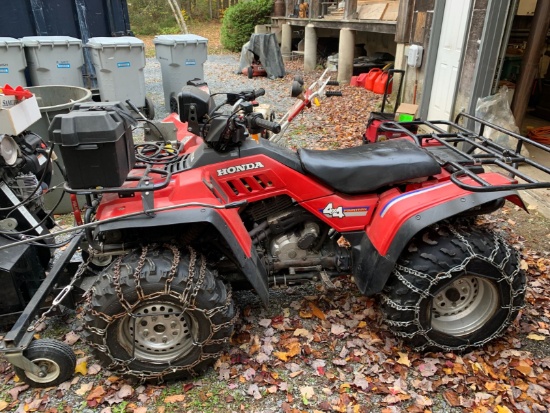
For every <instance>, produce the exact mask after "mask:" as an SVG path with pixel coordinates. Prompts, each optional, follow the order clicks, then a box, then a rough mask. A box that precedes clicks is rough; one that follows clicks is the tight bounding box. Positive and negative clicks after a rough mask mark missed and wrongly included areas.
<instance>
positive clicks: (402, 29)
mask: <svg viewBox="0 0 550 413" xmlns="http://www.w3.org/2000/svg"><path fill="white" fill-rule="evenodd" d="M413 10H414V0H399V11H398V13H397V26H396V27H395V42H396V43H410V41H409V39H410V37H411V23H412V12H413Z"/></svg>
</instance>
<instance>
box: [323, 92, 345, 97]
mask: <svg viewBox="0 0 550 413" xmlns="http://www.w3.org/2000/svg"><path fill="white" fill-rule="evenodd" d="M325 96H326V97H327V98H328V97H331V96H342V92H340V91H339V90H327V91H326V92H325Z"/></svg>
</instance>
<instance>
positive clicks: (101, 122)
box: [49, 103, 136, 189]
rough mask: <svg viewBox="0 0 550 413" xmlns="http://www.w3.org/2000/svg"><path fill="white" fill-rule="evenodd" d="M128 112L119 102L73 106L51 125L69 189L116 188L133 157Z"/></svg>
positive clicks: (128, 169)
mask: <svg viewBox="0 0 550 413" xmlns="http://www.w3.org/2000/svg"><path fill="white" fill-rule="evenodd" d="M132 122H135V121H134V120H133V118H132V117H131V115H130V114H129V112H128V111H127V110H126V109H125V108H124V107H123V106H122V105H120V104H119V103H90V104H81V105H75V107H74V109H73V110H72V111H71V112H70V113H67V114H63V115H57V116H56V117H55V118H54V119H53V122H52V123H51V125H50V129H49V134H50V141H52V142H54V143H56V144H57V145H59V146H60V149H61V157H62V158H63V162H64V164H65V169H66V171H67V181H68V184H69V186H70V187H71V188H72V189H85V188H93V187H119V186H121V185H122V184H123V182H124V181H125V180H126V178H127V177H128V173H129V172H130V170H131V169H132V168H133V167H134V164H135V161H136V158H135V152H134V142H133V139H132V129H131V125H132Z"/></svg>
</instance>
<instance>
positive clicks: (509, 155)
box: [378, 112, 550, 192]
mask: <svg viewBox="0 0 550 413" xmlns="http://www.w3.org/2000/svg"><path fill="white" fill-rule="evenodd" d="M462 120H464V121H466V122H469V123H470V124H471V125H473V129H474V130H477V131H478V132H477V133H476V132H473V131H472V130H469V129H466V128H465V127H463V126H460V125H459V122H461V121H462ZM489 128H490V129H489ZM491 129H493V130H494V131H498V132H499V133H500V134H502V136H503V137H504V138H507V140H508V141H509V144H508V145H507V146H504V145H502V144H500V143H497V142H495V141H494V140H491V139H489V138H487V137H485V136H484V134H486V133H487V132H488V131H490V130H491ZM378 131H379V132H390V133H391V134H393V136H394V137H405V136H408V137H409V138H411V139H412V140H413V141H414V142H415V143H416V144H417V145H419V146H423V147H424V148H425V149H426V150H428V151H429V152H430V153H431V154H432V155H433V156H434V158H435V159H436V160H437V161H438V162H439V164H440V165H441V167H442V168H445V169H446V170H447V171H449V172H451V177H450V179H451V181H452V182H453V183H455V184H456V185H457V186H458V187H460V188H462V189H465V190H468V191H471V192H496V191H507V190H511V189H517V190H523V189H538V188H550V168H548V167H547V166H544V165H542V164H540V163H538V162H535V161H534V160H532V159H529V157H527V156H525V155H523V154H522V149H523V148H524V144H525V143H528V144H530V145H532V146H533V147H536V148H537V149H540V150H542V151H543V153H544V155H545V156H546V155H548V159H549V160H550V147H549V146H545V145H543V144H541V143H538V142H535V141H533V140H532V139H529V138H526V137H524V136H521V135H519V134H517V133H514V132H511V131H509V130H506V129H504V128H502V127H500V126H498V125H495V124H493V123H490V122H487V121H485V120H483V119H480V118H477V117H475V116H472V115H469V114H467V113H464V112H461V113H459V114H458V116H457V117H456V119H455V122H450V121H423V120H415V121H411V122H393V121H388V122H382V123H381V124H380V125H379V127H378ZM505 140H506V139H505ZM512 148H513V149H512ZM483 166H489V167H491V168H493V169H499V172H504V173H505V174H507V175H508V176H509V177H510V178H511V179H513V180H514V181H515V182H512V183H510V184H509V185H508V184H507V185H493V184H491V183H489V182H487V181H486V180H484V179H483V178H482V177H480V176H479V175H478V173H479V170H480V167H483ZM520 167H522V169H520ZM523 168H524V169H529V168H530V171H531V174H529V172H528V171H526V170H523ZM533 174H536V175H537V176H538V175H540V177H539V178H538V179H535V178H534V177H533V176H530V175H533ZM540 178H542V179H540ZM472 181H473V182H472Z"/></svg>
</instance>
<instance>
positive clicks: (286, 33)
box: [281, 23, 292, 60]
mask: <svg viewBox="0 0 550 413" xmlns="http://www.w3.org/2000/svg"><path fill="white" fill-rule="evenodd" d="M291 53H292V27H291V26H290V24H288V23H285V24H283V25H282V33H281V55H282V56H283V60H290V57H291V56H290V54H291Z"/></svg>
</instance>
